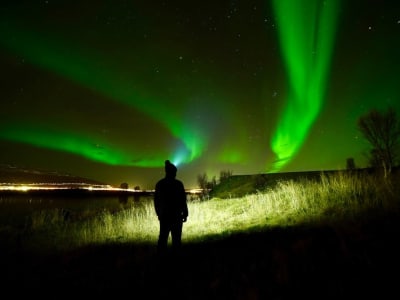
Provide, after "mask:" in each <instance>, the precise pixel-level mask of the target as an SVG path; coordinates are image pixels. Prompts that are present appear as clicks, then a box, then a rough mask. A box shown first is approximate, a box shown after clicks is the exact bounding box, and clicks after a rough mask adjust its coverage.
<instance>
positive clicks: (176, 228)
mask: <svg viewBox="0 0 400 300" xmlns="http://www.w3.org/2000/svg"><path fill="white" fill-rule="evenodd" d="M176 172H177V168H176V167H175V165H173V164H172V163H171V162H170V161H169V160H166V161H165V177H164V178H162V179H161V180H159V181H158V182H157V184H156V187H155V193H154V207H155V210H156V214H157V217H158V220H159V221H160V232H159V236H158V243H157V250H158V253H159V254H165V253H166V250H167V246H168V237H169V234H170V233H171V238H172V249H173V250H174V251H175V252H177V251H179V249H180V247H181V238H182V226H183V222H186V219H187V217H188V207H187V201H186V192H185V188H184V185H183V183H182V182H181V181H180V180H178V179H176V178H175V177H176Z"/></svg>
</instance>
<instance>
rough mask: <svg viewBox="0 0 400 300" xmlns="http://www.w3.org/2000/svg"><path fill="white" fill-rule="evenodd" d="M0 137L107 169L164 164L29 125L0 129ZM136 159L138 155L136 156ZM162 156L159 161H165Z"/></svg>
mask: <svg viewBox="0 0 400 300" xmlns="http://www.w3.org/2000/svg"><path fill="white" fill-rule="evenodd" d="M0 137H2V138H6V139H9V140H12V141H16V142H24V143H29V144H31V145H34V146H37V147H45V148H48V149H53V150H60V151H67V152H70V153H74V154H79V155H81V156H83V157H86V158H88V159H90V160H92V161H97V162H101V163H106V164H109V165H128V166H139V167H157V166H160V165H162V164H163V163H164V160H163V158H162V157H160V158H158V157H156V158H152V159H146V158H143V159H135V153H131V152H128V151H124V150H120V149H118V147H110V146H104V145H106V143H105V142H104V141H103V140H101V139H99V138H93V137H91V138H88V137H87V136H86V135H84V134H82V133H81V134H77V133H72V132H68V131H65V130H49V129H46V128H43V127H40V126H32V124H18V125H14V126H8V127H3V128H1V129H0ZM136 155H137V156H139V157H140V153H137V154H136ZM166 155H167V153H164V156H163V157H166Z"/></svg>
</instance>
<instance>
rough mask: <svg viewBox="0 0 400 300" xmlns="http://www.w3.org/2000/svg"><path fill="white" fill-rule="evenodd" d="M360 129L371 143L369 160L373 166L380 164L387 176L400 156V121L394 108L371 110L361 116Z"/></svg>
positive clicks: (358, 122)
mask: <svg viewBox="0 0 400 300" xmlns="http://www.w3.org/2000/svg"><path fill="white" fill-rule="evenodd" d="M357 125H358V130H359V131H360V132H361V134H362V135H363V137H364V138H365V139H366V140H367V141H368V142H369V143H370V145H371V146H372V149H371V150H370V154H369V155H370V157H369V161H370V163H371V164H372V166H373V167H377V164H379V165H380V166H381V167H382V168H383V171H384V176H385V177H387V175H388V174H389V173H391V171H392V168H393V167H394V166H395V163H396V161H397V158H398V150H399V148H398V146H399V141H400V123H399V119H398V117H397V115H396V112H395V110H394V109H393V108H391V107H390V108H388V110H387V111H386V112H379V111H378V110H376V109H373V110H371V111H370V112H368V113H366V114H365V115H363V116H361V117H360V118H359V119H358V121H357Z"/></svg>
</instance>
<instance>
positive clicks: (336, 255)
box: [1, 218, 400, 299]
mask: <svg viewBox="0 0 400 300" xmlns="http://www.w3.org/2000/svg"><path fill="white" fill-rule="evenodd" d="M399 224H400V222H399V220H398V219H397V218H388V219H385V220H377V221H374V222H371V223H370V224H367V225H364V226H363V227H362V228H355V227H352V228H350V227H346V228H342V229H340V230H339V229H337V228H336V229H333V228H332V227H318V228H315V227H314V228H298V227H297V228H271V229H268V230H264V231H260V232H255V233H251V234H250V233H249V234H235V235H231V236H228V237H224V238H223V239H217V238H215V239H213V240H210V241H207V242H202V243H186V244H184V245H183V248H182V251H181V253H179V254H174V253H172V252H171V253H168V254H167V255H166V256H165V257H159V256H158V255H157V253H156V250H155V245H148V244H140V245H138V244H112V245H101V246H90V247H85V248H80V249H76V250H73V251H68V252H65V253H54V254H47V255H40V254H33V253H23V252H19V253H8V254H7V255H5V254H4V253H3V254H2V256H1V274H2V279H1V283H2V286H3V288H2V290H3V291H7V290H9V291H10V292H12V293H13V294H15V295H16V294H19V293H27V294H29V295H32V296H33V295H37V296H44V295H49V296H57V297H59V296H67V295H68V296H74V297H77V296H78V295H80V296H82V295H88V296H92V297H95V296H106V295H112V296H117V295H120V296H124V297H126V296H128V297H132V298H133V299H136V298H139V299H162V298H173V299H292V298H294V297H307V298H308V299H310V298H313V299H342V298H349V297H357V298H359V297H367V298H371V297H372V296H376V297H380V298H382V297H384V296H385V295H386V296H388V295H390V294H398V292H397V284H398V279H399V276H398V275H397V273H398V268H399V266H400V264H399V258H398V255H399V250H400V247H399V246H398V245H397V244H398V243H397V240H398V236H400V235H399V233H400V226H399ZM139 295H141V296H139Z"/></svg>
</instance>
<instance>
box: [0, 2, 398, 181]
mask: <svg viewBox="0 0 400 300" xmlns="http://www.w3.org/2000/svg"><path fill="white" fill-rule="evenodd" d="M0 16H1V19H0V63H1V65H2V78H1V81H2V101H1V119H0V123H1V128H0V149H1V150H0V151H1V152H2V153H1V160H0V163H1V164H12V165H19V166H28V167H32V168H40V169H48V170H57V171H59V172H65V173H71V174H74V175H78V176H84V177H88V178H92V179H96V180H99V181H103V182H107V183H110V184H114V185H119V183H121V182H128V183H129V184H130V185H140V186H141V187H144V188H152V187H153V185H154V182H155V181H156V180H157V179H158V178H159V177H160V176H162V175H163V163H164V160H165V159H170V160H171V161H174V162H175V163H177V164H178V167H179V172H178V177H180V178H181V179H183V181H184V182H185V183H186V185H187V186H188V187H195V186H196V184H197V183H196V176H197V174H199V173H203V172H206V173H207V174H208V175H209V176H213V175H216V176H218V174H219V172H220V171H221V170H231V171H232V172H233V174H254V173H267V172H280V171H282V172H288V171H306V170H327V169H341V168H345V166H346V159H347V158H349V157H353V158H354V159H355V163H356V165H357V166H361V167H362V166H365V157H364V152H366V150H367V149H368V145H367V144H366V142H365V141H363V140H362V139H361V138H360V136H359V133H358V132H357V128H356V121H357V118H358V117H359V116H360V115H361V114H363V113H365V112H367V111H368V110H370V109H372V108H378V109H386V108H387V107H388V106H393V107H394V108H395V109H396V110H397V111H400V104H399V102H400V101H399V98H400V89H399V86H398V79H397V73H398V66H399V65H400V58H399V55H398V53H399V50H400V49H399V48H400V4H397V3H396V2H395V1H378V0H366V1H361V0H359V1H358V0H357V1H340V0H325V1H322V0H310V1H301V0H271V1H265V0H264V1H232V0H231V1H202V2H199V3H191V2H190V1H149V3H146V1H94V0H83V1H79V2H76V3H70V1H64V0H59V1H51V0H48V1H34V0H32V1H5V2H4V4H2V8H1V11H0Z"/></svg>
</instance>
